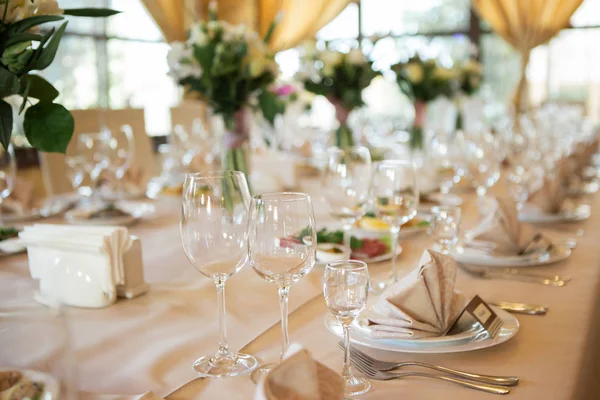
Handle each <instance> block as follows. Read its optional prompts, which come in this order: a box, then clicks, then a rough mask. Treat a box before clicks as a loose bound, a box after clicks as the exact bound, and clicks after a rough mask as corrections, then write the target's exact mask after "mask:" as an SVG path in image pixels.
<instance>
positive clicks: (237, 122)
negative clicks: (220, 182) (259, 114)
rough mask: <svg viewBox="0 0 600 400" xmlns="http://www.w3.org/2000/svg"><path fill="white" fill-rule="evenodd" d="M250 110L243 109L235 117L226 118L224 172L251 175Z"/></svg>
mask: <svg viewBox="0 0 600 400" xmlns="http://www.w3.org/2000/svg"><path fill="white" fill-rule="evenodd" d="M251 115H252V114H251V112H250V110H248V109H246V108H242V109H241V110H238V111H236V112H235V113H234V114H233V116H230V117H225V118H224V119H225V135H224V137H223V151H224V153H223V158H222V160H223V162H222V166H223V169H224V170H231V171H240V172H243V173H244V174H245V175H246V179H248V176H249V174H250V171H249V163H248V149H249V147H250V146H249V137H250V118H251Z"/></svg>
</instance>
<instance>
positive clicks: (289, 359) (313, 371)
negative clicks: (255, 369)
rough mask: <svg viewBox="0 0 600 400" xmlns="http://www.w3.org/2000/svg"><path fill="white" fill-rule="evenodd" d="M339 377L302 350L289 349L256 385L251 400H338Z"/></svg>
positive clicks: (341, 392)
mask: <svg viewBox="0 0 600 400" xmlns="http://www.w3.org/2000/svg"><path fill="white" fill-rule="evenodd" d="M343 398H344V381H343V379H342V377H341V375H340V374H338V373H337V372H335V371H333V370H331V369H330V368H328V367H326V366H325V365H323V364H321V363H320V362H318V361H316V360H314V359H313V358H312V356H311V354H310V353H309V352H308V350H306V349H302V348H301V347H300V346H299V345H292V346H290V348H289V350H288V352H287V354H286V357H285V360H284V361H283V362H282V363H281V364H279V365H277V366H276V367H275V368H273V369H272V370H271V371H270V372H269V373H268V374H267V376H266V377H265V378H264V379H263V380H262V381H261V382H259V383H258V386H257V387H256V391H255V393H254V400H338V399H339V400H342V399H343Z"/></svg>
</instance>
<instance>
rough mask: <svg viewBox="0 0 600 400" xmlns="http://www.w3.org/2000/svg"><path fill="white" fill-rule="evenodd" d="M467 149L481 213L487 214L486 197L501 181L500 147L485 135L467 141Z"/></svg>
mask: <svg viewBox="0 0 600 400" xmlns="http://www.w3.org/2000/svg"><path fill="white" fill-rule="evenodd" d="M465 147H466V149H465V150H466V158H467V164H468V169H469V176H470V177H471V179H472V182H473V184H474V186H475V187H476V188H477V198H478V204H479V208H480V211H481V212H482V213H485V208H486V203H485V195H486V194H487V192H488V190H489V189H490V188H491V187H492V186H494V185H495V184H496V182H498V179H500V162H501V160H500V158H499V153H498V146H497V144H496V142H495V141H494V139H493V138H491V137H489V135H484V136H483V137H481V138H477V139H471V140H467V141H465Z"/></svg>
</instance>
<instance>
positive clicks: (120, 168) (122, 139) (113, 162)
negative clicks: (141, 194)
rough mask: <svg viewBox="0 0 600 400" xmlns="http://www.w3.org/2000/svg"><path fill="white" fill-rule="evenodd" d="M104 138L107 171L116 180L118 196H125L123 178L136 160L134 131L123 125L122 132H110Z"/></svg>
mask: <svg viewBox="0 0 600 400" xmlns="http://www.w3.org/2000/svg"><path fill="white" fill-rule="evenodd" d="M104 138H105V140H106V143H105V145H104V151H105V155H106V159H107V163H106V169H107V170H108V171H109V172H110V173H111V174H112V175H114V177H115V178H116V181H117V184H116V185H117V191H118V196H119V197H121V196H122V195H123V194H125V193H124V188H125V187H124V185H123V177H124V176H125V172H126V171H127V169H128V168H129V167H130V166H131V163H132V161H133V159H134V158H135V154H134V149H135V147H134V144H133V130H132V129H131V126H129V125H123V126H122V127H121V129H120V130H118V131H113V132H109V133H108V135H106V136H105V137H104Z"/></svg>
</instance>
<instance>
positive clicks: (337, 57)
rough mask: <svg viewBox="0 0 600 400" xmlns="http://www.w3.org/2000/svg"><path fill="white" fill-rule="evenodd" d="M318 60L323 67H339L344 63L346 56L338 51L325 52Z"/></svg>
mask: <svg viewBox="0 0 600 400" xmlns="http://www.w3.org/2000/svg"><path fill="white" fill-rule="evenodd" d="M318 58H319V59H320V60H321V61H322V62H323V66H326V65H329V66H331V67H337V66H338V65H340V64H341V63H342V60H343V59H344V55H343V54H342V53H338V52H337V51H333V50H325V51H322V52H321V53H320V54H319V57H318Z"/></svg>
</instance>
